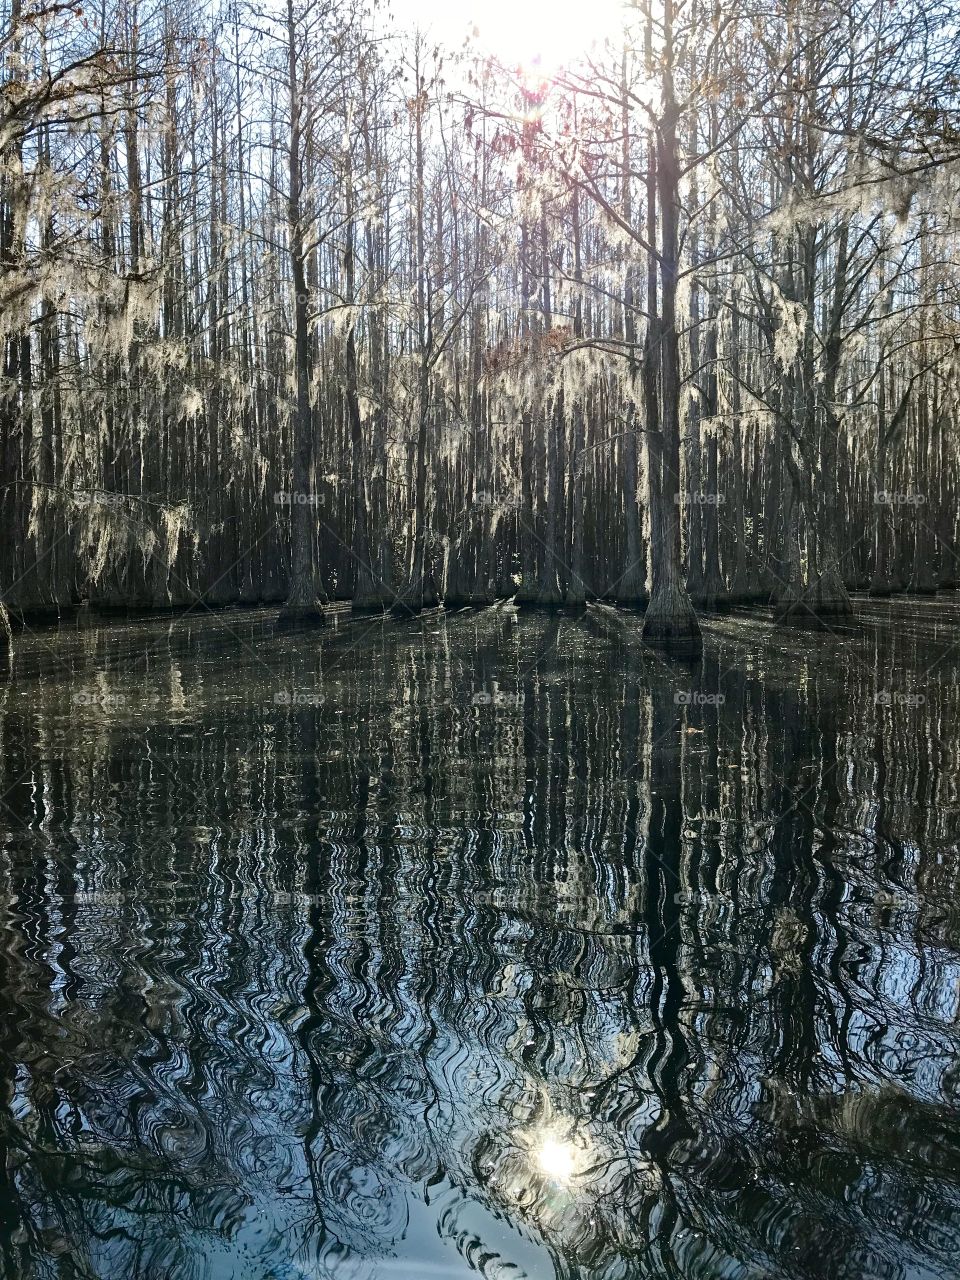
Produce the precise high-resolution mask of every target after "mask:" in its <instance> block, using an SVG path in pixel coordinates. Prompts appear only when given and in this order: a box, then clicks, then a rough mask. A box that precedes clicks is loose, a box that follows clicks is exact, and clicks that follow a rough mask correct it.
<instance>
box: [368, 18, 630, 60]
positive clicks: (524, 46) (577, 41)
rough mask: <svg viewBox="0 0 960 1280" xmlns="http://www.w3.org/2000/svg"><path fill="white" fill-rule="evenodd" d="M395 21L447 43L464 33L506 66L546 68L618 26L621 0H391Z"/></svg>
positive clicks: (569, 57)
mask: <svg viewBox="0 0 960 1280" xmlns="http://www.w3.org/2000/svg"><path fill="white" fill-rule="evenodd" d="M391 8H392V10H393V13H394V16H395V18H396V20H397V22H398V24H400V25H403V26H407V25H409V26H414V25H416V26H419V27H422V28H423V29H424V30H426V31H431V32H433V34H434V35H435V36H436V37H437V38H439V39H441V40H443V41H444V42H446V43H449V44H451V45H460V44H461V43H462V41H463V39H464V38H465V36H467V35H470V36H471V37H472V43H473V44H474V46H475V47H476V48H477V49H478V50H479V51H481V52H483V53H489V54H492V55H493V56H494V57H496V58H499V59H500V60H501V61H503V62H506V63H508V64H510V63H512V64H518V65H519V64H522V65H531V64H532V65H536V66H539V67H542V68H543V70H545V71H552V70H555V69H556V68H557V67H560V66H563V65H564V64H566V63H570V62H574V61H576V60H577V59H578V58H580V57H581V56H582V55H583V54H584V53H587V52H589V50H590V49H591V48H592V47H593V46H594V45H595V44H600V43H602V42H603V41H604V40H605V39H607V38H608V37H610V36H613V35H615V34H616V33H617V32H618V31H619V30H620V28H621V25H622V15H623V11H624V4H623V0H466V3H454V4H447V3H445V0H393V4H392V5H391Z"/></svg>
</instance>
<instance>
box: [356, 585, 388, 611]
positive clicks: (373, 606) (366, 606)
mask: <svg viewBox="0 0 960 1280" xmlns="http://www.w3.org/2000/svg"><path fill="white" fill-rule="evenodd" d="M395 599H396V597H395V596H394V594H393V592H392V591H377V590H373V591H362V592H358V593H357V594H356V595H355V596H354V597H353V599H352V600H351V601H350V609H351V612H353V613H384V612H385V611H386V610H387V609H389V608H390V606H391V605H392V604H393V602H394V600H395Z"/></svg>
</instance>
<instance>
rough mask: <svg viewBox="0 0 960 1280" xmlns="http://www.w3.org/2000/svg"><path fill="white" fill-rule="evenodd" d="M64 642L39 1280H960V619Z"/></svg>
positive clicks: (216, 629)
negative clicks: (650, 637) (650, 633)
mask: <svg viewBox="0 0 960 1280" xmlns="http://www.w3.org/2000/svg"><path fill="white" fill-rule="evenodd" d="M335 623H336V625H332V626H331V627H330V628H329V629H328V631H327V632H326V633H325V634H323V635H321V636H320V637H319V638H318V637H317V636H316V635H315V634H311V635H309V636H306V635H301V636H298V635H295V634H294V635H283V636H277V635H275V634H274V633H273V631H272V628H271V625H270V621H269V619H267V618H266V617H265V616H264V615H260V614H258V613H255V612H253V613H249V614H238V615H220V616H218V617H213V616H202V617H188V618H182V619H174V620H171V621H169V622H164V623H158V622H156V621H152V622H138V623H131V624H127V625H121V624H116V625H113V626H111V627H104V628H102V629H93V630H83V631H80V630H76V631H70V630H68V629H66V628H65V629H64V630H63V631H62V632H60V633H59V634H57V635H56V637H55V639H52V638H51V636H52V633H44V634H43V635H38V636H35V637H30V636H24V637H22V638H21V640H20V642H19V644H18V647H17V650H16V653H15V658H14V665H13V669H12V670H11V672H10V673H9V674H8V677H7V679H6V682H5V684H4V685H3V687H2V689H0V798H2V809H0V814H2V817H0V871H2V878H0V912H2V919H0V924H2V931H0V970H2V987H0V1015H2V1016H0V1145H2V1147H3V1150H4V1161H3V1164H2V1170H3V1172H2V1175H0V1176H2V1178H3V1185H2V1187H0V1275H2V1276H3V1277H4V1278H6V1277H10V1278H11V1280H14V1278H16V1280H20V1278H21V1277H23V1278H33V1277H36V1278H37V1280H47V1278H48V1277H57V1278H60V1277H65V1278H68V1280H72V1278H73V1277H77V1278H78V1280H79V1278H84V1280H87V1278H89V1277H95V1278H97V1280H100V1278H102V1280H113V1278H114V1277H119V1276H123V1277H129V1278H131V1280H140V1278H142V1280H167V1278H169V1280H194V1278H196V1280H261V1278H262V1280H268V1278H270V1280H288V1278H289V1280H293V1278H297V1280H300V1278H301V1277H311V1278H314V1277H320V1278H321V1280H322V1278H326V1277H329V1278H330V1280H334V1278H335V1280H394V1278H395V1277H397V1278H399V1277H410V1278H411V1280H413V1278H414V1277H416V1278H420V1277H423V1278H424V1280H430V1278H431V1277H433V1278H436V1280H458V1278H464V1280H465V1278H466V1277H470V1276H478V1275H479V1276H483V1277H487V1280H662V1278H663V1277H676V1278H677V1280H800V1278H801V1277H802V1278H804V1280H811V1278H812V1280H820V1278H821V1277H822V1278H823V1280H955V1277H956V1276H957V1274H958V1273H960V1269H958V1264H957V1258H958V1257H960V891H958V890H960V849H958V839H960V822H958V818H960V754H958V753H960V714H958V713H960V707H958V702H960V678H958V677H960V648H958V647H957V646H956V642H955V637H956V635H957V634H958V625H960V602H958V601H957V600H956V599H954V598H952V597H948V596H945V597H941V598H939V599H936V600H924V601H902V600H901V601H895V602H876V601H869V602H868V601H863V602H860V603H859V604H858V615H857V618H856V621H855V622H854V623H852V624H850V625H849V626H845V627H844V629H843V631H840V632H830V633H817V634H808V633H800V634H798V633H796V632H792V631H789V630H782V629H777V628H775V627H773V626H772V625H771V624H770V623H769V622H768V621H765V620H764V619H762V618H758V617H757V616H755V615H754V616H750V617H737V616H731V617H727V618H722V619H718V620H716V621H714V622H712V623H710V624H708V626H707V628H706V635H705V646H704V655H703V658H702V661H700V662H699V663H698V664H697V665H696V666H692V667H691V666H689V665H683V664H681V663H678V662H674V661H671V660H669V659H665V658H663V657H662V656H658V655H655V654H653V653H651V652H649V651H647V650H645V649H644V648H643V646H642V645H641V644H640V643H639V637H638V624H637V621H636V619H634V618H632V617H631V616H630V615H628V614H616V613H614V612H613V611H612V610H608V609H603V608H593V607H591V608H590V609H589V610H588V611H587V612H586V613H585V614H583V615H581V616H565V617H560V618H554V619H549V618H544V617H536V616H521V615H519V614H517V613H516V612H515V611H514V610H512V609H511V608H509V607H507V606H502V605H501V606H497V607H495V608H491V609H488V610H484V611H481V612H478V613H471V612H466V611H465V612H463V613H459V614H456V615H454V616H450V617H447V616H444V615H443V614H429V615H425V616H424V617H423V618H421V619H419V620H417V621H412V622H411V621H407V622H393V621H383V622H381V621H379V620H378V621H376V622H371V621H369V620H366V621H363V622H351V621H349V620H347V619H345V618H338V619H335Z"/></svg>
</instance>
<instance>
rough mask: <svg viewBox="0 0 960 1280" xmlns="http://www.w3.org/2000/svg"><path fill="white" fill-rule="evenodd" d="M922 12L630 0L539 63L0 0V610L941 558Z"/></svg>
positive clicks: (130, 3)
mask: <svg viewBox="0 0 960 1280" xmlns="http://www.w3.org/2000/svg"><path fill="white" fill-rule="evenodd" d="M956 18H957V15H956V11H955V10H954V9H953V8H952V6H951V4H950V3H949V0H933V3H920V0H897V3H889V2H888V0H764V3H762V4H761V3H760V0H745V2H744V3H738V4H736V5H733V4H728V3H725V2H723V0H636V3H633V4H631V5H629V6H626V7H625V9H624V13H623V23H622V38H619V39H611V38H607V39H606V40H604V41H602V42H600V43H597V44H595V45H594V46H593V47H592V50H591V51H589V52H584V54H583V56H582V58H580V59H579V60H574V61H572V62H569V63H568V64H566V65H564V66H562V67H560V68H556V69H551V70H550V72H549V74H548V73H547V71H546V70H545V69H544V68H543V67H540V66H538V65H537V64H536V63H529V62H528V63H525V64H523V65H520V66H510V65H507V64H506V63H505V62H504V61H503V60H502V59H499V60H498V59H494V58H492V57H488V56H483V55H482V53H481V52H480V51H479V50H478V49H476V48H474V47H473V45H472V43H471V41H469V40H468V41H467V42H466V43H465V45H464V47H463V48H455V49H453V50H447V49H444V48H442V47H441V46H440V45H439V44H436V43H434V42H432V41H431V40H430V39H429V38H427V37H426V36H424V35H421V34H420V33H419V32H417V31H411V30H409V29H406V28H398V27H397V25H396V24H393V25H391V22H390V18H389V14H388V13H387V12H386V11H382V10H381V9H379V8H374V9H372V10H370V9H367V8H364V7H363V6H362V5H360V4H359V3H353V0H286V3H285V5H284V4H279V5H274V6H272V7H271V6H261V5H258V4H257V3H252V2H251V3H249V4H247V3H243V2H242V0H231V2H230V3H225V4H219V3H217V0H214V3H212V4H208V5H204V6H200V7H195V6H190V5H186V4H184V3H182V2H181V0H156V2H154V0H101V3H100V4H99V5H87V4H84V3H76V4H73V3H60V2H59V0H56V2H53V3H48V2H47V0H6V14H5V17H4V22H3V28H2V32H3V34H2V37H0V40H2V44H0V50H2V83H0V339H2V361H3V369H2V388H0V390H2V394H0V530H2V533H0V592H2V605H3V611H4V628H5V631H6V634H7V636H8V638H10V636H11V634H12V633H11V627H12V628H14V629H16V628H18V627H22V626H24V625H35V624H36V623H37V622H38V621H41V620H43V619H45V618H50V619H55V618H62V617H64V616H67V615H69V614H70V613H71V611H74V610H76V609H78V608H88V607H89V608H90V609H93V610H96V611H104V612H105V611H112V610H123V611H130V610H181V609H184V608H189V607H192V606H195V605H204V606H207V607H210V608H215V607H218V606H226V605H269V606H275V607H276V609H277V612H278V620H279V622H280V624H281V625H284V626H288V625H297V626H301V625H312V624H314V623H322V621H323V617H324V607H325V605H326V603H327V602H328V601H331V602H333V601H349V602H350V604H351V607H352V608H353V609H354V610H356V611H361V612H380V611H384V610H392V611H394V612H395V613H397V614H399V615H406V614H416V613H418V612H419V611H420V610H422V609H424V608H428V607H431V606H435V605H437V604H439V603H441V602H442V603H443V605H444V606H446V608H448V609H450V608H455V607H463V606H480V605H484V604H489V603H491V602H493V601H495V600H498V599H504V598H513V600H514V602H515V604H516V605H517V606H518V607H521V608H526V607H530V608H538V609H547V610H556V609H563V608H566V609H570V608H578V607H581V606H583V605H584V603H585V602H587V601H607V602H611V603H616V604H619V605H621V606H625V607H627V608H635V609H637V610H638V611H644V612H643V623H642V626H643V636H644V638H645V639H646V640H647V641H652V642H656V641H663V642H665V643H668V644H669V643H673V642H678V643H679V642H684V641H690V642H692V643H693V644H694V645H696V644H697V637H698V636H699V633H700V624H699V622H698V617H703V616H704V615H705V614H711V613H714V612H716V611H723V610H727V609H730V608H733V607H736V606H765V607H767V606H771V605H772V606H773V609H774V616H775V617H776V618H777V619H779V620H781V621H782V622H784V623H798V624H814V625H816V624H817V623H821V624H822V622H823V620H824V619H829V618H843V617H844V616H848V615H849V614H850V613H851V611H852V605H851V599H850V593H851V592H856V591H860V592H866V591H868V592H869V593H870V594H871V595H873V596H878V597H883V596H888V595H890V594H892V593H898V592H903V591H910V592H914V593H924V594H932V593H936V592H937V591H938V590H941V589H945V588H952V587H955V586H957V585H958V580H960V575H958V572H957V532H958V530H957V520H958V496H960V455H958V408H960V258H958V254H957V221H956V208H957V201H956V192H957V182H958V176H957V175H958V161H960V77H958V67H960V62H958V49H960V40H958V24H957V20H956Z"/></svg>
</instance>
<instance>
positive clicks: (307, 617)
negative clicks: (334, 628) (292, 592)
mask: <svg viewBox="0 0 960 1280" xmlns="http://www.w3.org/2000/svg"><path fill="white" fill-rule="evenodd" d="M323 626H326V618H325V617H324V614H323V607H322V606H321V605H320V604H312V605H310V604H305V605H300V604H285V605H284V606H283V608H282V609H281V610H280V612H279V613H278V614H277V630H278V631H313V630H316V628H318V627H323Z"/></svg>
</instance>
